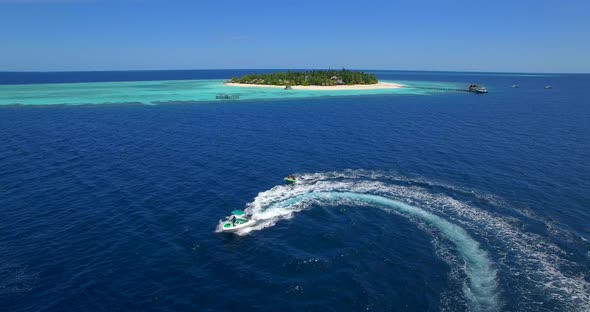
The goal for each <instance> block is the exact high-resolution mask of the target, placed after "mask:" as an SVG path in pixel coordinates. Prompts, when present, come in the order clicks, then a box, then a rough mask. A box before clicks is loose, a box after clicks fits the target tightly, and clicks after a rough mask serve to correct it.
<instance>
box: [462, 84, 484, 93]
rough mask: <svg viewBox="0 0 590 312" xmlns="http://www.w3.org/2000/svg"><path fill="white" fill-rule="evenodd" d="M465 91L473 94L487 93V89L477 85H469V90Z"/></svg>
mask: <svg viewBox="0 0 590 312" xmlns="http://www.w3.org/2000/svg"><path fill="white" fill-rule="evenodd" d="M467 91H469V92H473V93H488V89H486V88H485V87H484V86H480V85H477V84H471V85H469V89H468V90H467Z"/></svg>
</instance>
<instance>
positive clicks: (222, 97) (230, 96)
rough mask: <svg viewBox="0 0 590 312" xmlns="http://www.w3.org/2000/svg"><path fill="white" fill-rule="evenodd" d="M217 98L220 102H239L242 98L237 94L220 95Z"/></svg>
mask: <svg viewBox="0 0 590 312" xmlns="http://www.w3.org/2000/svg"><path fill="white" fill-rule="evenodd" d="M215 98H216V99H218V100H238V99H239V98H240V96H239V95H236V94H218V95H216V96H215Z"/></svg>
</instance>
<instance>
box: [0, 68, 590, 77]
mask: <svg viewBox="0 0 590 312" xmlns="http://www.w3.org/2000/svg"><path fill="white" fill-rule="evenodd" d="M340 69H348V70H354V71H401V72H440V73H474V74H475V73H479V74H553V75H588V74H590V72H519V71H470V70H467V71H464V70H427V69H370V68H364V69H358V68H346V67H342V68H340ZM340 69H333V68H318V67H316V68H291V69H288V68H201V69H195V68H189V69H100V70H86V69H84V70H24V71H17V70H10V71H3V70H0V73H84V72H87V73H89V72H147V71H152V72H154V71H206V70H220V71H223V70H227V71H230V70H283V71H285V70H287V71H303V70H340Z"/></svg>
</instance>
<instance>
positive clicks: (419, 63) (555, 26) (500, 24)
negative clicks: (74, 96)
mask: <svg viewBox="0 0 590 312" xmlns="http://www.w3.org/2000/svg"><path fill="white" fill-rule="evenodd" d="M589 16H590V1H587V0H579V1H568V0H564V1H547V0H540V1H529V0H521V1H518V0H512V1H503V0H502V1H490V0H488V1H475V0H474V1H438V0H430V1H426V0H418V1H408V0H405V1H394V0H389V1H370V0H364V1H363V0H355V1H346V0H340V1H331V0H329V1H322V0H315V1H308V0H295V1H294V0H290V1H280V0H278V1H277V0H274V1H257V0H250V1H232V0H225V1H223V0H217V1H209V0H191V1H188V0H186V1H183V0H143V1H142V0H0V71H37V70H38V71H54V70H55V71H59V70H125V69H131V70H138V69H216V68H341V67H346V68H352V69H403V70H413V69H415V70H457V71H508V72H586V73H587V72H590V18H589Z"/></svg>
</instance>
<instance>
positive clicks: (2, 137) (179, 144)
mask: <svg viewBox="0 0 590 312" xmlns="http://www.w3.org/2000/svg"><path fill="white" fill-rule="evenodd" d="M246 72H250V71H244V70H239V71H238V70H236V71H231V70H230V71H228V70H224V71H145V72H144V71H136V72H88V73H83V72H72V73H0V84H25V83H28V84H31V83H69V82H99V81H133V80H174V79H221V78H228V77H231V76H236V75H241V74H244V73H246ZM374 73H375V74H376V75H377V77H378V78H380V79H388V80H400V81H431V82H445V83H446V82H448V83H460V84H465V85H468V84H470V83H480V84H483V85H485V86H487V87H488V89H489V90H490V93H489V94H484V95H476V94H470V93H463V92H435V93H433V94H430V95H408V94H391V95H372V96H347V97H316V98H305V99H285V100H281V99H273V100H269V99H267V100H238V101H225V102H224V101H218V102H215V101H212V102H195V103H166V104H160V105H132V104H120V105H119V104H109V105H80V106H76V105H48V106H4V107H3V106H0V142H1V145H0V146H1V147H0V311H15V312H16V311H231V310H239V311H590V273H589V272H590V243H589V242H588V241H589V240H590V227H589V225H590V211H589V209H590V101H588V95H587V90H588V87H589V86H590V75H566V74H556V75H533V74H531V75H524V74H490V73H453V72H407V71H376V72H374ZM514 84H518V85H519V86H520V88H511V85H514ZM546 85H551V86H553V88H552V89H544V86H546ZM289 174H295V175H298V176H300V178H301V181H300V182H299V183H298V184H296V185H295V186H285V185H283V178H284V177H285V176H287V175H289ZM234 209H246V211H247V212H248V213H249V214H251V215H252V216H254V217H255V218H257V219H259V223H257V225H256V226H255V227H254V228H252V229H251V230H250V231H247V232H244V233H240V235H236V234H228V233H219V232H216V228H217V226H218V224H219V221H220V220H221V219H223V218H225V217H226V216H227V215H229V213H230V212H231V211H232V210H234Z"/></svg>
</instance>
